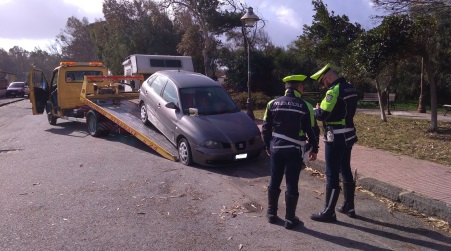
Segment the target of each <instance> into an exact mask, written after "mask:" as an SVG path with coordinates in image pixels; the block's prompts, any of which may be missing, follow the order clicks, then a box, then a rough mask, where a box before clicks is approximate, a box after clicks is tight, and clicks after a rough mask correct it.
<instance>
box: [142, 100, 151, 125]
mask: <svg viewBox="0 0 451 251" xmlns="http://www.w3.org/2000/svg"><path fill="white" fill-rule="evenodd" d="M141 122H142V123H143V124H145V125H148V124H150V122H149V119H148V116H147V109H146V105H145V104H144V102H143V103H141Z"/></svg>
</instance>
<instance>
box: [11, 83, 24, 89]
mask: <svg viewBox="0 0 451 251" xmlns="http://www.w3.org/2000/svg"><path fill="white" fill-rule="evenodd" d="M9 87H14V88H20V87H24V83H11V84H10V85H9Z"/></svg>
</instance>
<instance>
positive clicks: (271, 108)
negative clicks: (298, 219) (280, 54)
mask: <svg viewBox="0 0 451 251" xmlns="http://www.w3.org/2000/svg"><path fill="white" fill-rule="evenodd" d="M300 96H301V94H300V93H299V92H298V91H296V90H292V89H288V90H287V91H286V93H285V96H282V97H279V98H277V99H275V100H272V101H270V102H269V103H268V105H267V108H266V113H265V116H264V118H263V120H264V122H263V126H262V135H263V140H264V142H265V145H266V149H268V150H270V152H271V181H270V183H269V188H270V189H274V190H278V191H280V184H281V182H282V179H283V175H284V172H285V173H286V177H285V179H286V183H287V193H288V194H289V195H293V196H298V195H299V192H298V182H299V173H300V171H301V164H302V156H301V147H303V146H304V145H305V140H301V139H300V136H299V132H301V131H303V132H305V133H306V134H307V136H308V138H309V143H310V144H311V145H312V147H313V148H312V151H313V152H314V153H317V152H318V142H317V141H316V135H315V133H314V132H313V130H312V122H311V117H310V112H309V109H308V106H307V104H306V102H305V101H304V100H302V99H301V98H300Z"/></svg>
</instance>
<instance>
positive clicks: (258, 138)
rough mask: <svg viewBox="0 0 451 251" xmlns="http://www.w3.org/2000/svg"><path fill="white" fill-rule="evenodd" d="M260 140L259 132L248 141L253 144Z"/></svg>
mask: <svg viewBox="0 0 451 251" xmlns="http://www.w3.org/2000/svg"><path fill="white" fill-rule="evenodd" d="M260 141H262V135H261V134H258V135H257V136H255V137H253V138H252V139H251V140H250V141H249V144H251V145H253V144H255V143H256V142H260Z"/></svg>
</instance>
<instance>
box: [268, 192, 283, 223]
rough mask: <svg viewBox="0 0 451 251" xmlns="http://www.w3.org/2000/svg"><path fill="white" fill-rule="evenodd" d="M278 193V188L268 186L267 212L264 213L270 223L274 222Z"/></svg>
mask: <svg viewBox="0 0 451 251" xmlns="http://www.w3.org/2000/svg"><path fill="white" fill-rule="evenodd" d="M279 195H280V189H279V190H274V189H271V188H268V212H267V214H266V218H268V222H269V223H271V224H274V223H276V221H277V219H278V217H277V205H278V203H279Z"/></svg>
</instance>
